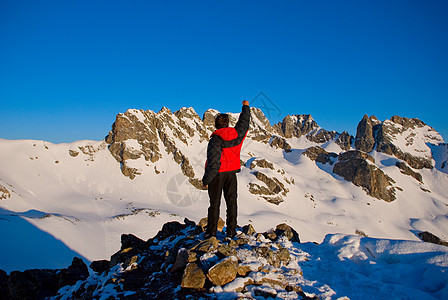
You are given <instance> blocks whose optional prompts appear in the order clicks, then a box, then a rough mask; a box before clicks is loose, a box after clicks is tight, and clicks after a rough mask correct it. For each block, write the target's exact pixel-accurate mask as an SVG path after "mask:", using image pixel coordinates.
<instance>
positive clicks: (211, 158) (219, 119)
mask: <svg viewBox="0 0 448 300" xmlns="http://www.w3.org/2000/svg"><path fill="white" fill-rule="evenodd" d="M249 121H250V108H249V101H246V100H245V101H243V108H242V110H241V114H240V116H239V118H238V122H237V123H236V125H235V127H234V128H233V127H229V115H227V114H218V115H217V116H216V118H215V127H216V131H215V132H213V134H212V135H211V138H210V141H209V142H208V147H207V162H206V164H205V173H204V177H203V178H202V183H203V185H204V186H205V187H208V195H209V198H210V207H209V208H208V221H207V230H206V232H205V236H206V237H211V236H216V231H217V229H218V219H219V207H220V205H221V194H222V193H223V192H224V199H225V200H226V206H227V220H226V224H227V230H226V231H227V236H228V237H234V236H235V235H236V224H237V222H236V218H237V203H236V200H237V197H238V192H237V187H238V183H237V179H236V173H238V172H239V171H240V170H241V165H240V152H241V147H242V145H243V141H244V139H245V137H246V134H247V131H248V130H249Z"/></svg>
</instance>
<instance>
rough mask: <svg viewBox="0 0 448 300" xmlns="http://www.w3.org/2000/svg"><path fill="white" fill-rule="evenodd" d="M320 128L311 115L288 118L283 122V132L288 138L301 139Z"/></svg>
mask: <svg viewBox="0 0 448 300" xmlns="http://www.w3.org/2000/svg"><path fill="white" fill-rule="evenodd" d="M318 127H319V126H318V125H317V123H316V121H314V119H313V117H311V115H292V116H286V117H285V118H283V121H282V131H283V135H284V137H286V138H291V137H301V136H302V135H305V134H307V133H309V132H311V131H312V130H315V129H317V128H318Z"/></svg>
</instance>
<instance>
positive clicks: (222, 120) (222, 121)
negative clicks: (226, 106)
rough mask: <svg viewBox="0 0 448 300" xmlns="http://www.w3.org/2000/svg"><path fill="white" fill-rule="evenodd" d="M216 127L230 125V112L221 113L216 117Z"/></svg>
mask: <svg viewBox="0 0 448 300" xmlns="http://www.w3.org/2000/svg"><path fill="white" fill-rule="evenodd" d="M215 127H216V129H221V128H226V127H229V115H228V114H219V115H217V116H216V118H215Z"/></svg>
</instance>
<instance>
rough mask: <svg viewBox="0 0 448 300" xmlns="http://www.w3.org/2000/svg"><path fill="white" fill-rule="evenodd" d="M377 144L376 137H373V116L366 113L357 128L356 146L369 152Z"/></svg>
mask: <svg viewBox="0 0 448 300" xmlns="http://www.w3.org/2000/svg"><path fill="white" fill-rule="evenodd" d="M374 146H375V138H374V137H373V124H372V121H371V118H369V117H368V116H367V115H364V117H363V118H362V120H361V122H359V124H358V128H357V129H356V138H355V148H356V149H357V150H360V151H364V152H367V153H369V152H370V151H372V150H373V147H374Z"/></svg>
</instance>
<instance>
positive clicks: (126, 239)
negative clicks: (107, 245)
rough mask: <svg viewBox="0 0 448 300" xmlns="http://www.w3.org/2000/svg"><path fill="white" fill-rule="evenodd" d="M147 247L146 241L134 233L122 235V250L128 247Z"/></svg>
mask: <svg viewBox="0 0 448 300" xmlns="http://www.w3.org/2000/svg"><path fill="white" fill-rule="evenodd" d="M145 247H146V242H145V241H143V240H141V239H139V238H138V237H136V236H135V235H133V234H122V235H121V250H123V249H126V248H136V249H144V248H145Z"/></svg>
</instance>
